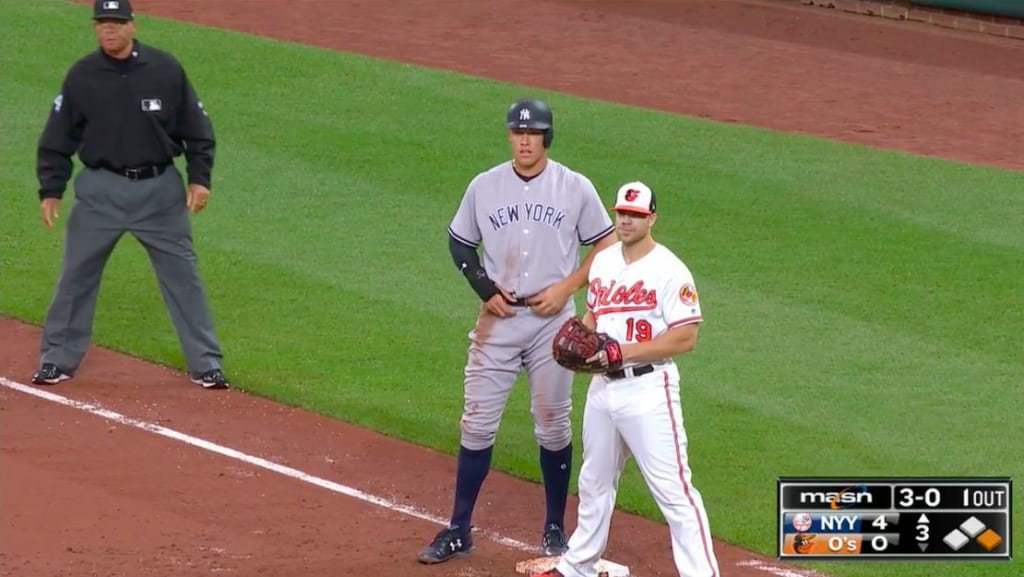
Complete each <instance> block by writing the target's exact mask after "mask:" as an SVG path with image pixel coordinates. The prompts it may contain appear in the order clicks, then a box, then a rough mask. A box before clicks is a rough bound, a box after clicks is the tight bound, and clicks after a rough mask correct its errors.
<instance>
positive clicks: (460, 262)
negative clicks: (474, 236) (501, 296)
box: [448, 235, 498, 302]
mask: <svg viewBox="0 0 1024 577" xmlns="http://www.w3.org/2000/svg"><path fill="white" fill-rule="evenodd" d="M448 251H449V252H450V253H451V255H452V261H454V262H455V266H456V268H458V269H459V271H461V272H462V275H463V276H465V277H466V280H467V281H469V286H471V287H473V290H474V291H475V292H476V294H477V295H478V296H479V297H480V299H481V300H483V301H484V302H486V301H489V300H491V297H493V296H494V295H496V294H498V287H496V286H495V285H494V281H493V280H491V277H489V276H487V271H485V270H484V267H483V266H482V265H481V264H480V255H479V254H477V252H476V249H475V248H473V247H471V246H469V245H467V244H464V243H462V242H460V241H458V240H457V239H456V238H455V237H453V236H451V235H448Z"/></svg>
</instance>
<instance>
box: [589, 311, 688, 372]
mask: <svg viewBox="0 0 1024 577" xmlns="http://www.w3.org/2000/svg"><path fill="white" fill-rule="evenodd" d="M588 314H589V313H588ZM584 322H585V321H584ZM699 328H700V324H699V323H694V324H690V325H683V326H681V327H676V328H674V329H672V330H669V331H666V332H664V333H662V334H660V335H658V336H657V337H655V338H653V339H651V340H649V341H646V342H642V343H629V344H625V343H623V345H622V362H623V363H624V364H629V363H650V362H655V361H661V360H664V359H670V358H672V357H675V356H678V355H681V354H683V353H688V352H690V351H692V350H693V349H694V348H696V346H697V331H698V330H699Z"/></svg>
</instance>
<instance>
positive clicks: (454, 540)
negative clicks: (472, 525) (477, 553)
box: [417, 527, 473, 565]
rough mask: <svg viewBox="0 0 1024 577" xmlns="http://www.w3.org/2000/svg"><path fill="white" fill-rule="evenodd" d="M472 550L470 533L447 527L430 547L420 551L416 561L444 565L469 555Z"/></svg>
mask: <svg viewBox="0 0 1024 577" xmlns="http://www.w3.org/2000/svg"><path fill="white" fill-rule="evenodd" d="M472 550H473V537H472V536H471V535H470V531H466V532H463V531H462V529H461V528H459V527H448V528H447V529H442V530H441V532H440V533H438V534H437V536H436V537H434V540H433V541H431V543H430V545H429V546H427V548H426V549H424V550H422V551H420V554H419V556H418V557H417V559H418V560H419V562H420V563H426V564H428V565H433V564H435V563H444V562H445V561H447V560H449V559H451V558H452V557H463V556H466V555H469V553H470V552H471V551H472Z"/></svg>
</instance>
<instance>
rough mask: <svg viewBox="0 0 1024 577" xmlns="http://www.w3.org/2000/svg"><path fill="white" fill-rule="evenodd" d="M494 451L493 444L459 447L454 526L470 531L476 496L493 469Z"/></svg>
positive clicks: (453, 511)
mask: <svg viewBox="0 0 1024 577" xmlns="http://www.w3.org/2000/svg"><path fill="white" fill-rule="evenodd" d="M493 451H494V447H493V446H492V447H487V448H486V449H481V450H479V451H471V450H469V449H467V448H465V447H459V465H458V470H457V472H456V473H455V507H454V508H453V510H452V526H453V527H454V526H457V527H460V528H461V529H462V530H463V531H465V532H469V528H470V523H471V522H472V520H473V508H474V507H476V498H477V496H479V495H480V488H481V487H483V485H484V479H486V478H487V472H488V471H490V470H491V453H493Z"/></svg>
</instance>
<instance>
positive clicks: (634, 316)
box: [587, 242, 704, 379]
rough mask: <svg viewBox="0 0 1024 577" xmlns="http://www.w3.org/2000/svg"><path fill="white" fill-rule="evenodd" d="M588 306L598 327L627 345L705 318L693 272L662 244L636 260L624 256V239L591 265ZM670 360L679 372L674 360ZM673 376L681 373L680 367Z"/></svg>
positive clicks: (603, 252)
mask: <svg viewBox="0 0 1024 577" xmlns="http://www.w3.org/2000/svg"><path fill="white" fill-rule="evenodd" d="M587 310H589V311H590V312H591V313H593V315H594V318H595V319H596V320H597V331H598V332H603V333H607V334H608V336H610V337H612V338H613V339H615V340H617V341H619V342H620V343H623V344H625V343H639V342H643V341H649V340H651V339H654V338H655V337H657V336H658V335H660V334H662V333H664V332H665V331H667V330H670V329H672V328H675V327H678V326H681V325H686V324H692V323H699V322H702V321H703V320H704V318H703V316H702V315H701V311H700V302H699V300H698V298H697V287H696V285H695V284H694V282H693V274H691V273H690V269H689V268H687V266H686V265H685V264H684V263H683V261H681V260H680V259H679V258H678V257H677V256H676V255H675V254H673V253H672V251H671V250H669V249H668V248H666V247H664V246H662V245H660V244H656V245H655V247H654V249H653V250H652V251H651V252H649V253H648V254H646V255H645V256H644V257H643V258H641V259H640V260H637V261H635V262H633V263H630V264H626V261H625V260H624V259H623V257H622V243H621V242H619V243H616V244H614V245H612V246H610V247H608V248H607V249H605V250H603V251H601V252H599V253H597V255H596V256H595V257H594V262H593V263H592V264H591V265H590V288H589V290H588V291H587ZM665 362H667V363H671V364H672V367H670V369H671V370H672V371H677V369H675V366H674V365H675V363H674V362H672V360H671V359H665ZM672 376H674V378H675V379H678V378H679V375H678V372H675V373H674V374H673V375H672Z"/></svg>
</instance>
